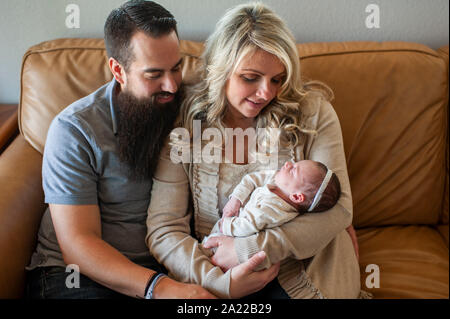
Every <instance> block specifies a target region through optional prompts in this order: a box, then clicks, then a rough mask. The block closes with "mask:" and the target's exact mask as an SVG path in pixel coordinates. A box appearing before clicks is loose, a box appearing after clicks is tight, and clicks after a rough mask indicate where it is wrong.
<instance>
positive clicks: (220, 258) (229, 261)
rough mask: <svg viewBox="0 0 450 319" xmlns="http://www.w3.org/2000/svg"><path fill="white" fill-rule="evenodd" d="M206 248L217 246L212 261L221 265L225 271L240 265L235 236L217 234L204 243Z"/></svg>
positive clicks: (216, 264)
mask: <svg viewBox="0 0 450 319" xmlns="http://www.w3.org/2000/svg"><path fill="white" fill-rule="evenodd" d="M203 247H204V248H213V247H216V252H215V253H214V255H213V256H212V257H211V258H210V259H211V263H212V264H213V265H215V266H218V267H220V269H222V271H223V272H227V270H228V269H231V268H233V267H235V266H237V265H239V260H238V257H237V254H236V250H235V249H234V238H233V237H230V236H217V237H212V238H209V239H208V240H207V241H206V243H205V244H204V245H203Z"/></svg>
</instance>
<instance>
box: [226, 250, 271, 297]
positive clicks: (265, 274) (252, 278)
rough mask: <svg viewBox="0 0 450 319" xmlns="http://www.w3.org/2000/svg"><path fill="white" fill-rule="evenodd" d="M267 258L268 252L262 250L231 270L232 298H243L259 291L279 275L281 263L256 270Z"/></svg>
mask: <svg viewBox="0 0 450 319" xmlns="http://www.w3.org/2000/svg"><path fill="white" fill-rule="evenodd" d="M265 258H266V253H265V252H264V251H261V252H259V253H257V254H255V255H253V256H252V258H250V259H249V260H247V261H246V262H245V263H243V264H240V265H239V266H236V267H234V268H233V269H232V270H231V283H230V296H231V298H241V297H244V296H247V295H249V294H252V293H254V292H257V291H259V290H261V289H262V288H264V287H265V286H266V285H267V284H268V283H269V282H271V281H272V280H273V279H274V278H275V277H276V276H277V275H278V272H279V270H280V263H277V264H274V265H272V266H271V267H270V268H269V269H266V270H261V271H254V270H255V269H256V267H258V266H259V265H260V264H261V263H262V262H263V261H264V259H265Z"/></svg>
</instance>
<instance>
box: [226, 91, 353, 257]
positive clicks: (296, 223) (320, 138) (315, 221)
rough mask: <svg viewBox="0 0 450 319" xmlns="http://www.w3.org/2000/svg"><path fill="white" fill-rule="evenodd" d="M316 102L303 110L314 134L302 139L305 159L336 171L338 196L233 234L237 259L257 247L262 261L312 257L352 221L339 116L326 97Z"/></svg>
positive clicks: (256, 249)
mask: <svg viewBox="0 0 450 319" xmlns="http://www.w3.org/2000/svg"><path fill="white" fill-rule="evenodd" d="M316 105H317V106H316V107H314V108H310V109H309V110H307V111H309V114H308V112H307V113H306V120H305V123H306V125H307V126H308V128H311V129H313V130H315V131H316V133H317V134H313V135H310V136H309V137H308V138H307V139H306V142H305V144H304V149H303V151H304V155H305V159H310V160H314V161H319V162H322V163H323V164H325V165H326V166H327V167H328V168H330V169H332V170H333V171H334V172H335V173H336V175H337V176H338V178H339V181H340V183H341V191H342V193H341V197H340V199H339V201H338V203H337V204H336V205H335V206H334V207H333V208H331V209H330V210H328V211H325V212H321V213H307V214H303V215H300V216H298V217H296V218H294V219H293V220H291V221H290V222H288V223H285V224H283V225H282V226H279V227H275V228H271V229H267V230H264V231H261V232H259V233H258V234H255V235H252V236H248V237H241V238H235V239H234V245H235V250H236V253H237V255H238V259H239V262H240V263H242V262H244V261H246V260H248V259H249V258H250V257H251V256H252V255H254V254H255V253H257V252H259V251H261V250H264V251H265V252H266V255H267V258H266V261H265V263H264V264H265V265H270V264H273V263H276V262H278V261H281V260H283V259H285V258H287V257H291V258H295V259H299V260H301V259H306V258H309V257H312V256H314V255H316V254H317V253H318V252H319V251H321V250H322V249H323V248H325V247H326V246H327V245H328V244H329V243H330V242H331V240H333V238H335V237H336V236H337V235H338V234H339V233H340V232H342V230H344V229H345V228H346V227H348V226H349V225H350V224H351V222H352V215H353V209H352V196H351V190H350V182H349V178H348V173H347V165H346V160H345V153H344V145H343V138H342V132H341V126H340V123H339V119H338V117H337V114H336V112H335V111H334V109H333V107H332V106H331V104H330V103H328V102H327V101H325V100H322V99H320V100H319V101H318V102H317V104H316ZM296 160H299V158H296Z"/></svg>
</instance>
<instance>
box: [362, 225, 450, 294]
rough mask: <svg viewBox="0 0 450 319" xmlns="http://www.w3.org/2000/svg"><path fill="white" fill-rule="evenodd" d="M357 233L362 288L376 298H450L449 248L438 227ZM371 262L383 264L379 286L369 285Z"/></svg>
mask: <svg viewBox="0 0 450 319" xmlns="http://www.w3.org/2000/svg"><path fill="white" fill-rule="evenodd" d="M447 231H448V228H447ZM357 235H358V240H359V248H360V260H359V261H360V269H361V288H362V289H364V290H366V291H370V292H371V293H373V295H374V297H375V298H449V290H448V284H449V268H448V259H449V254H448V248H447V245H446V244H445V243H444V240H443V238H442V237H441V235H440V234H439V233H438V232H437V231H436V230H435V229H433V228H432V227H429V226H388V227H377V228H367V229H361V230H358V231H357ZM369 264H376V265H378V267H379V270H380V272H379V273H380V287H379V288H372V289H368V288H367V286H366V279H367V276H368V275H370V274H371V272H368V273H366V272H365V271H366V266H367V265H369ZM369 279H370V278H369Z"/></svg>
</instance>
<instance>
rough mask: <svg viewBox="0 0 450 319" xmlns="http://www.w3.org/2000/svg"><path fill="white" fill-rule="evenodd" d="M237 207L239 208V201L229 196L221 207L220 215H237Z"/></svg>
mask: <svg viewBox="0 0 450 319" xmlns="http://www.w3.org/2000/svg"><path fill="white" fill-rule="evenodd" d="M239 208H241V201H240V200H239V199H237V198H235V197H231V198H230V200H229V201H228V202H227V203H226V204H225V206H224V207H223V215H222V217H233V216H238V215H239Z"/></svg>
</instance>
